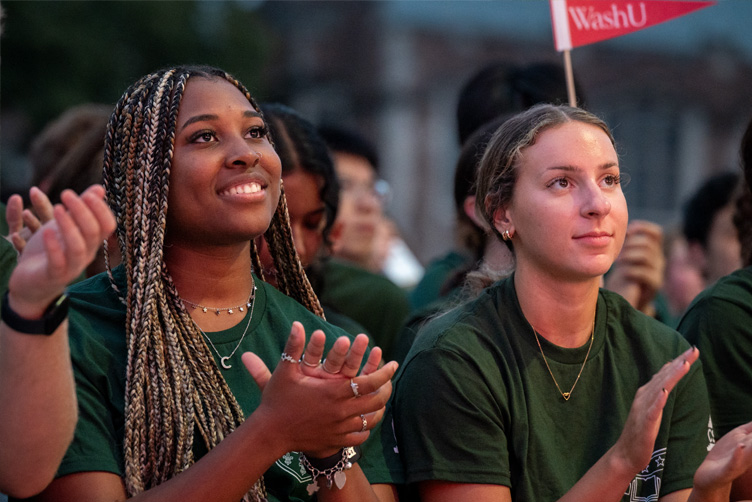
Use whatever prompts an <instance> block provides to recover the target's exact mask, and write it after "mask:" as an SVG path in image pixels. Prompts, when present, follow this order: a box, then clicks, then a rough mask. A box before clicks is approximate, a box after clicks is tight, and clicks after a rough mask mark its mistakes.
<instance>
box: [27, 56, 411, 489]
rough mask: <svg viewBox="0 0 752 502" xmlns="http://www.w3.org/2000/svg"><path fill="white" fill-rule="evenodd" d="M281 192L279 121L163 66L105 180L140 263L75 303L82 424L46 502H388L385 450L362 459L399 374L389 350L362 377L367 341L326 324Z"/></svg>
mask: <svg viewBox="0 0 752 502" xmlns="http://www.w3.org/2000/svg"><path fill="white" fill-rule="evenodd" d="M280 178H281V172H280V161H279V158H278V157H277V155H276V153H275V152H274V149H273V147H272V143H271V138H270V137H269V135H268V134H267V129H266V124H265V122H264V119H263V116H262V114H261V113H260V111H259V109H258V107H257V106H256V103H255V102H254V100H253V99H252V98H251V96H250V94H249V93H248V91H247V90H246V89H245V88H244V87H243V86H242V84H240V83H239V82H237V81H236V80H235V79H233V78H232V77H231V76H229V75H228V74H226V73H224V72H223V71H220V70H217V69H213V68H205V67H177V68H171V69H167V70H162V71H159V72H156V73H153V74H150V75H147V76H145V77H143V78H142V79H140V80H139V81H138V82H136V83H135V84H134V85H133V86H131V87H130V88H129V89H128V90H127V91H126V93H125V94H124V95H123V97H122V98H121V99H120V101H119V102H118V104H117V105H116V107H115V110H114V112H113V115H112V118H111V120H110V123H109V125H108V129H107V135H106V139H105V155H104V180H105V188H106V192H107V201H108V203H109V205H110V207H111V208H112V210H113V212H114V213H115V217H116V221H117V230H116V233H117V237H118V242H119V247H120V251H121V254H122V256H123V264H122V265H121V266H119V267H117V268H114V269H112V270H109V269H108V272H107V273H105V274H100V275H98V276H95V277H93V278H92V279H90V280H88V281H85V282H83V283H80V284H79V285H77V286H75V287H74V288H72V290H71V301H72V307H73V308H72V310H71V317H70V337H71V352H72V357H73V364H74V372H75V377H76V384H77V393H78V401H79V421H78V425H77V429H76V434H75V438H74V440H73V444H72V446H71V447H70V448H69V450H68V452H67V454H66V457H65V458H64V460H63V462H62V465H61V467H60V470H59V471H58V477H57V479H56V480H55V481H53V482H52V484H51V485H50V486H49V487H48V488H47V489H46V490H45V491H44V492H43V493H42V494H41V495H40V497H39V499H40V500H90V501H100V500H101V501H110V500H122V499H125V498H127V497H133V498H134V499H138V500H142V499H143V500H160V501H166V500H176V501H190V500H197V501H206V500H212V501H228V502H229V501H238V500H241V499H243V500H294V501H297V500H312V499H314V498H315V497H316V496H318V500H321V501H364V500H365V501H367V500H376V494H375V492H374V489H373V488H372V487H371V485H370V484H369V482H368V480H367V478H366V477H365V475H364V472H363V471H365V470H367V469H368V468H369V467H368V463H369V458H370V455H369V454H371V453H376V454H379V452H378V451H375V452H370V451H365V450H366V448H365V447H364V455H363V457H362V459H361V460H360V462H357V463H356V461H357V452H356V451H355V450H354V449H350V448H349V447H351V446H356V445H359V444H361V443H363V442H364V441H365V439H366V438H367V436H368V433H369V430H370V429H371V428H373V427H374V426H375V425H376V424H377V423H378V422H379V420H380V419H381V416H382V414H383V407H384V405H385V403H386V401H387V399H388V397H389V395H390V392H391V383H390V378H391V376H392V375H393V373H394V371H395V370H396V364H395V363H388V364H386V365H383V366H382V367H381V368H378V366H379V364H380V351H379V350H378V349H374V350H373V351H371V353H370V355H369V357H368V359H367V361H366V363H365V365H363V367H362V370H361V360H362V358H363V356H364V354H365V352H366V348H367V342H368V340H367V337H365V336H362V337H356V338H355V339H354V340H353V341H352V343H351V342H350V339H349V338H348V337H345V336H340V337H339V338H338V337H337V336H338V335H343V334H344V332H342V331H340V330H338V329H337V328H334V327H333V326H331V325H329V324H327V323H325V322H324V320H323V319H322V318H321V317H320V315H321V308H320V306H319V304H318V300H317V299H316V296H315V294H314V293H313V291H312V290H311V288H310V285H309V284H308V281H307V279H306V276H305V273H304V272H303V269H302V267H301V265H300V262H299V260H298V257H297V254H296V252H295V247H294V246H293V243H292V240H291V235H290V227H289V222H288V217H287V210H286V204H285V197H284V193H283V191H282V186H281V181H280ZM261 234H263V235H264V236H265V239H266V242H267V243H268V245H269V249H270V252H271V255H272V256H273V258H274V262H275V269H276V272H277V276H276V278H277V288H278V289H279V291H277V290H276V289H274V288H273V287H271V286H269V285H268V284H266V283H265V282H263V277H264V276H263V269H262V267H261V263H260V260H259V256H258V252H257V250H256V247H255V245H254V244H253V240H254V239H255V238H256V237H258V236H259V235H261ZM252 272H253V273H252ZM295 300H297V302H296V301H295ZM298 302H300V303H298ZM291 326H292V327H291ZM288 333H289V338H288V336H287V335H288ZM306 333H311V336H310V339H309V342H308V345H307V347H306V341H305V338H306ZM286 340H287V342H286ZM325 352H326V359H325V360H324V361H323V363H322V362H320V361H321V359H322V357H323V355H324V353H325ZM241 355H242V362H241ZM280 357H281V360H280ZM275 366H276V369H274V373H273V374H271V375H270V373H269V370H268V369H267V367H270V368H273V367H275ZM254 380H255V382H254ZM257 384H258V385H257ZM345 447H348V448H345ZM296 452H304V453H305V455H303V454H298V453H296ZM361 465H362V466H363V469H361ZM316 479H318V482H317V481H316ZM343 483H344V484H343ZM335 485H336V486H335ZM316 490H318V492H316ZM316 493H317V495H315V494H316Z"/></svg>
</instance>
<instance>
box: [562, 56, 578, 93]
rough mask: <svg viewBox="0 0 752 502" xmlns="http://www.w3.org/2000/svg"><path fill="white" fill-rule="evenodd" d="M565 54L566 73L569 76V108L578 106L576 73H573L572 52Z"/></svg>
mask: <svg viewBox="0 0 752 502" xmlns="http://www.w3.org/2000/svg"><path fill="white" fill-rule="evenodd" d="M563 52H564V71H565V73H566V76H567V95H568V96H569V106H577V95H576V94H575V90H574V72H573V71H572V55H571V54H570V50H569V49H567V50H565V51H563Z"/></svg>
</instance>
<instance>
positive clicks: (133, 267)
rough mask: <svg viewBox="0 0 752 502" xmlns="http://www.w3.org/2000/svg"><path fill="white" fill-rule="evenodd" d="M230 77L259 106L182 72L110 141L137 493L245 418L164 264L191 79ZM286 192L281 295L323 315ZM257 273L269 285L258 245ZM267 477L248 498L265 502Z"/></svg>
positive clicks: (152, 85)
mask: <svg viewBox="0 0 752 502" xmlns="http://www.w3.org/2000/svg"><path fill="white" fill-rule="evenodd" d="M191 77H202V78H208V79H226V80H227V81H229V82H231V83H232V84H234V85H235V86H236V87H237V88H238V89H239V90H240V91H241V92H242V93H243V94H244V95H245V96H246V97H247V98H248V101H249V102H250V103H251V105H252V106H253V107H254V108H255V109H256V110H257V111H259V112H260V110H259V107H258V106H257V105H256V103H255V101H254V100H253V98H252V97H251V95H250V94H249V92H248V91H247V89H246V88H245V87H244V86H243V85H242V84H241V83H239V82H238V81H237V80H235V79H234V78H233V77H231V76H230V75H228V74H226V73H225V72H223V71H221V70H218V69H215V68H208V67H177V68H172V69H168V70H162V71H159V72H156V73H153V74H150V75H147V76H145V77H143V78H142V79H141V80H139V81H138V82H136V83H135V84H134V85H133V86H131V87H130V88H129V89H128V90H127V91H126V92H125V94H124V95H123V97H122V98H121V99H120V101H119V102H118V104H117V105H116V107H115V110H114V112H113V114H112V117H111V118H110V122H109V124H108V127H107V133H106V138H105V152H104V185H105V188H106V190H107V200H108V203H109V205H110V207H111V208H112V210H113V212H114V213H115V216H116V219H117V237H118V244H119V247H120V252H121V254H122V256H123V265H124V267H125V276H126V278H127V282H126V286H125V291H120V290H119V289H118V287H117V286H116V284H115V281H114V279H113V276H112V272H111V270H110V269H109V264H108V265H107V267H108V273H109V274H110V281H111V284H112V286H113V288H114V289H115V290H116V291H117V292H118V294H119V296H120V297H121V299H122V300H123V302H124V303H125V305H126V337H127V340H128V362H127V369H126V389H125V394H126V395H125V439H124V459H125V485H126V489H127V492H128V495H129V496H134V495H136V494H138V493H140V492H142V491H144V490H148V489H150V488H152V487H154V486H157V485H159V484H160V483H163V482H164V481H166V480H168V479H170V478H172V477H173V476H175V475H176V474H178V473H179V472H181V471H183V470H185V469H186V468H188V467H189V466H190V465H191V464H193V462H194V458H193V454H192V449H193V438H194V430H197V431H198V432H199V434H200V435H201V438H202V439H203V441H204V442H205V443H206V446H207V447H208V448H209V449H211V448H213V447H215V446H216V445H217V444H218V443H219V442H220V441H221V440H222V439H223V438H224V437H226V436H227V435H228V434H229V433H231V432H232V431H233V430H234V429H235V428H236V427H238V426H239V425H240V424H241V423H242V422H243V419H244V417H243V412H242V410H241V408H240V405H239V404H238V402H237V401H236V399H235V397H234V396H233V394H232V392H231V391H230V388H229V386H228V385H227V382H226V381H225V379H224V377H223V376H222V374H221V373H220V371H219V369H218V367H217V364H216V363H215V361H214V358H213V357H212V354H211V352H210V350H209V347H208V346H207V344H206V342H205V341H204V338H203V336H202V335H201V333H200V332H199V330H198V328H197V327H196V325H195V324H194V323H193V322H192V320H191V317H190V315H189V314H188V312H187V311H186V309H185V307H184V305H183V303H182V301H181V300H180V298H179V296H178V293H177V290H176V288H175V286H174V284H173V282H172V279H171V277H170V275H169V274H168V272H167V268H166V266H165V263H164V259H163V245H164V237H165V226H166V219H167V198H168V188H169V180H170V167H171V164H172V156H173V146H174V140H175V128H176V123H177V115H178V108H179V106H180V101H181V99H182V96H183V92H184V91H185V86H186V83H187V81H188V79H189V78H191ZM291 235H292V233H291V230H290V222H289V215H288V213H287V203H286V200H285V195H284V190H282V191H281V195H280V200H279V204H278V206H277V210H276V212H275V214H274V217H273V218H272V222H271V225H270V227H269V229H268V230H267V232H266V233H265V238H266V241H267V243H268V245H269V250H270V252H271V254H272V256H273V257H274V263H275V267H276V269H277V273H278V275H279V277H278V281H279V288H280V289H281V290H282V291H283V292H284V293H286V294H287V295H289V296H291V297H292V298H294V299H296V300H298V301H299V302H300V303H302V304H303V305H304V306H306V307H307V308H308V309H309V310H310V311H312V312H313V313H315V314H317V315H319V316H322V317H323V311H322V309H321V306H320V304H319V301H318V299H317V298H316V295H315V293H314V292H313V290H312V288H311V286H310V284H309V282H308V279H307V277H306V275H305V272H304V271H303V267H302V265H301V264H300V260H299V258H298V256H297V253H296V252H295V246H294V245H293V242H292V237H291ZM251 260H252V264H253V267H254V269H255V270H256V271H257V272H258V273H259V275H260V276H261V277H262V278H263V270H262V268H261V261H260V259H259V256H258V251H257V248H256V246H255V244H254V243H251ZM264 497H265V489H264V486H263V478H262V479H260V480H258V481H257V482H256V484H255V485H254V487H253V488H252V489H251V491H250V492H248V494H246V496H245V497H244V500H264Z"/></svg>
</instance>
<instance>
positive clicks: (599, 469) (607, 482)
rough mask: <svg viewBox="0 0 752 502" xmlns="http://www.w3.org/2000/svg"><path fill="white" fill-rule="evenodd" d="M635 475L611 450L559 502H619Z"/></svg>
mask: <svg viewBox="0 0 752 502" xmlns="http://www.w3.org/2000/svg"><path fill="white" fill-rule="evenodd" d="M635 474H637V473H636V472H632V470H631V469H629V468H628V466H627V465H626V464H625V463H624V462H622V461H621V460H620V459H619V458H618V455H617V454H616V453H615V448H611V449H609V450H608V451H607V452H606V453H605V455H603V456H602V457H601V458H600V459H599V460H598V462H596V463H595V465H593V467H591V468H590V469H588V471H587V472H586V473H585V475H584V476H583V477H582V478H580V480H579V481H578V482H577V483H576V484H575V485H574V486H573V487H572V488H571V489H570V490H569V491H568V492H567V493H566V494H565V495H564V496H563V497H561V498H560V499H559V502H608V501H615V502H616V501H619V500H621V498H622V497H623V496H624V492H626V490H627V487H628V486H629V483H630V482H631V481H632V479H634V477H635Z"/></svg>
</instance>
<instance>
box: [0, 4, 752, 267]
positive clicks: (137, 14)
mask: <svg viewBox="0 0 752 502" xmlns="http://www.w3.org/2000/svg"><path fill="white" fill-rule="evenodd" d="M646 1H650V0H646ZM2 6H3V9H4V10H5V20H4V27H3V35H2V39H1V40H0V48H1V56H2V60H1V65H0V189H1V190H2V200H5V199H6V198H7V196H8V194H10V193H13V192H17V191H19V190H25V189H26V186H27V184H28V180H29V173H28V165H27V161H26V153H27V149H28V146H29V143H30V141H31V139H33V137H34V136H35V135H36V134H37V133H38V132H39V131H40V130H41V128H42V127H43V126H44V125H45V124H46V123H47V121H49V120H51V119H53V118H55V117H57V116H58V115H60V113H62V112H63V111H64V110H65V109H67V108H68V107H70V106H73V105H76V104H79V103H83V102H87V101H96V102H103V103H108V104H114V102H115V101H116V100H117V99H118V98H119V96H120V94H121V93H122V92H123V91H124V90H125V88H126V87H127V86H128V85H129V84H130V83H132V82H133V81H134V80H135V79H137V78H138V77H140V76H142V75H144V74H146V73H148V72H149V71H151V70H154V69H156V68H159V67H161V66H165V65H169V64H175V63H186V62H192V63H206V64H211V65H215V66H219V67H221V68H223V69H225V70H228V71H230V72H231V73H233V74H235V75H236V76H237V77H238V78H239V79H240V80H241V81H243V82H244V83H245V84H246V85H247V86H248V87H249V88H250V89H251V91H252V93H253V94H254V95H255V96H256V97H257V99H259V100H262V101H271V100H275V101H282V102H285V103H287V104H289V105H290V106H292V107H294V108H296V109H298V110H299V111H300V112H301V113H302V114H303V115H305V116H306V117H308V118H309V119H311V120H313V121H314V122H322V121H326V122H330V123H331V122H340V123H342V124H343V125H347V126H350V127H355V128H357V129H358V130H360V131H361V132H363V133H364V134H366V135H367V136H368V137H370V138H371V139H372V140H373V141H374V142H375V143H376V144H377V146H378V148H379V152H380V155H381V158H382V176H383V177H384V178H385V179H386V180H387V181H388V182H389V183H390V185H391V187H392V192H393V197H392V201H391V204H390V206H389V208H388V212H389V213H390V214H391V216H392V217H393V218H394V219H395V220H396V222H397V223H398V225H399V226H400V229H401V230H402V232H403V234H404V236H405V239H406V241H407V242H408V244H409V245H410V246H411V247H412V248H413V250H414V251H415V252H416V254H417V255H418V257H419V258H420V259H421V260H422V261H423V262H426V261H427V260H428V259H430V258H431V257H433V256H436V255H438V254H440V253H441V252H443V251H444V250H446V249H448V248H449V247H451V245H452V227H453V219H454V208H453V203H452V195H451V194H452V173H453V170H454V164H455V161H456V158H457V155H458V152H459V145H458V143H457V139H456V137H457V134H456V132H455V131H456V124H455V107H456V102H457V94H458V92H459V89H460V87H461V85H462V84H463V83H464V81H465V80H466V79H467V78H468V77H469V76H470V75H471V74H472V73H473V72H475V71H476V70H477V69H479V68H480V67H481V66H483V65H485V64H487V63H489V62H492V61H499V60H501V61H508V62H510V63H526V62H535V61H554V62H560V61H561V60H562V57H561V54H560V53H557V52H555V50H554V48H553V37H552V31H551V20H550V13H549V4H548V2H547V1H544V0H496V1H467V0H459V1H451V0H447V1H431V0H427V1H407V0H403V1H376V2H370V1H337V2H328V1H315V2H314V1H310V2H296V1H284V2H282V1H274V2H271V1H222V0H216V1H180V2H173V1H70V0H63V1H29V0H23V1H20V0H16V1H13V0H3V1H2ZM751 23H752V2H751V1H749V0H719V2H718V4H717V5H715V6H712V7H709V8H706V9H702V10H699V11H697V12H695V13H692V14H689V15H687V16H685V17H682V18H678V19H675V20H672V21H669V22H667V23H664V24H661V25H657V26H654V27H651V28H648V29H646V30H643V31H640V32H636V33H633V34H630V35H626V36H624V37H621V38H618V39H613V40H609V41H605V42H600V43H598V44H594V45H590V46H586V47H582V48H577V49H575V50H574V51H573V53H572V58H573V63H574V71H575V76H576V78H577V80H578V81H579V83H580V85H581V87H582V88H581V91H582V92H583V94H584V95H585V96H586V100H587V103H586V104H587V107H588V108H589V109H590V110H591V111H594V112H595V113H597V114H598V115H600V116H601V117H603V118H604V119H606V121H607V122H608V123H609V124H610V125H611V126H612V127H613V129H614V133H615V135H616V138H617V141H618V142H619V147H620V154H621V156H622V168H623V169H624V170H625V171H627V172H629V173H630V175H631V178H632V181H631V183H630V184H629V186H628V187H627V188H626V192H627V199H628V201H629V206H630V215H631V217H633V218H634V217H640V218H648V219H652V220H653V221H657V222H658V223H661V224H663V225H665V226H666V227H667V228H670V227H671V226H672V225H675V224H676V223H677V222H678V221H679V219H680V214H679V212H678V211H679V209H680V207H681V204H682V203H683V202H684V200H685V199H686V198H687V197H688V195H689V194H690V193H691V192H692V191H693V190H694V189H695V188H696V187H697V186H698V185H699V184H700V182H701V181H702V180H703V179H704V178H705V177H706V176H708V175H710V174H712V173H716V172H721V171H726V170H730V169H736V168H737V166H738V155H737V150H738V145H739V141H740V139H741V134H742V131H743V130H744V127H745V126H746V124H747V122H748V121H749V119H750V118H752V30H750V29H749V26H750V24H751Z"/></svg>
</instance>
